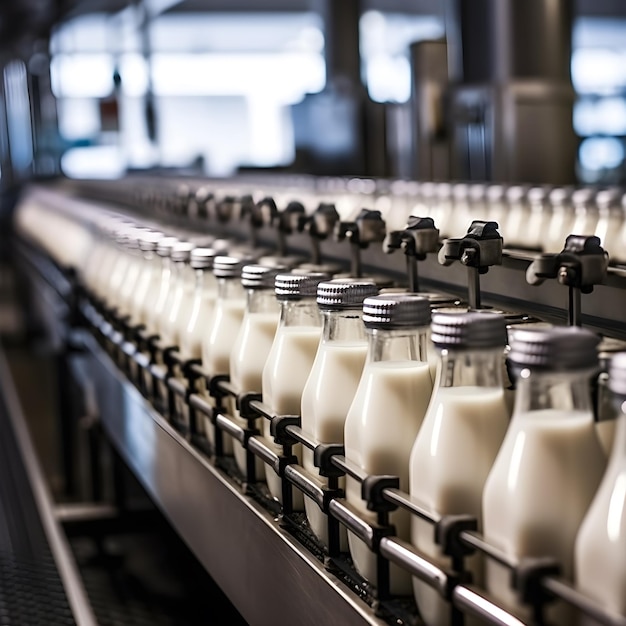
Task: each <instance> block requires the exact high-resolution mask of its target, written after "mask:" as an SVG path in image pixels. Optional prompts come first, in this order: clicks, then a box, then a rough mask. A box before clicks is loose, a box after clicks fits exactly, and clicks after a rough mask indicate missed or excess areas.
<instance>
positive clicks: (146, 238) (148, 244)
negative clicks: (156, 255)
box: [139, 230, 165, 252]
mask: <svg viewBox="0 0 626 626" xmlns="http://www.w3.org/2000/svg"><path fill="white" fill-rule="evenodd" d="M163 237H165V235H164V234H163V233H162V232H159V231H158V230H149V231H147V232H145V233H141V235H140V236H139V249H140V250H141V251H143V252H154V251H155V250H156V248H157V245H158V243H159V241H161V239H163Z"/></svg>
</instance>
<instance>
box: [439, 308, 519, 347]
mask: <svg viewBox="0 0 626 626" xmlns="http://www.w3.org/2000/svg"><path fill="white" fill-rule="evenodd" d="M431 338H432V342H433V343H434V344H435V346H437V347H438V348H452V349H457V350H472V349H479V350H480V349H488V348H498V347H502V348H504V346H506V343H507V332H506V320H505V317H504V315H501V314H500V313H493V312H487V311H486V312H482V313H477V312H475V311H468V312H463V313H442V312H440V311H438V312H437V313H434V314H433V319H432V323H431Z"/></svg>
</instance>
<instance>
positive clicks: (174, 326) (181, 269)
mask: <svg viewBox="0 0 626 626" xmlns="http://www.w3.org/2000/svg"><path fill="white" fill-rule="evenodd" d="M194 248H195V245H194V244H193V243H191V242H190V241H179V242H178V243H176V244H174V247H173V248H172V253H171V255H170V257H171V260H172V277H171V288H170V291H169V295H168V301H167V302H166V304H165V308H164V310H163V314H162V316H161V319H160V333H159V334H160V335H161V342H162V343H163V345H165V346H178V344H179V341H180V333H181V330H183V329H184V327H185V326H186V323H185V322H186V320H187V319H188V317H189V312H190V309H191V304H190V300H191V298H192V297H193V288H194V284H195V276H194V272H193V270H192V269H191V268H190V267H189V258H190V256H191V251H192V250H193V249H194Z"/></svg>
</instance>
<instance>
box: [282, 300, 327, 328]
mask: <svg viewBox="0 0 626 626" xmlns="http://www.w3.org/2000/svg"><path fill="white" fill-rule="evenodd" d="M279 325H280V326H281V327H290V326H321V325H322V316H321V313H320V310H319V308H318V306H317V302H316V301H315V298H302V299H301V300H281V301H280V322H279Z"/></svg>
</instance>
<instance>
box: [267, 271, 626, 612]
mask: <svg viewBox="0 0 626 626" xmlns="http://www.w3.org/2000/svg"><path fill="white" fill-rule="evenodd" d="M316 304H317V309H318V311H319V312H320V313H321V316H322V330H321V333H322V335H321V341H320V343H319V344H318V345H317V347H316V348H315V349H314V350H313V349H311V350H310V352H309V358H308V363H310V364H311V365H310V369H308V372H309V373H308V376H300V377H299V384H297V385H296V384H294V385H292V386H290V387H291V389H292V390H293V391H298V392H300V391H301V401H300V414H301V419H302V429H303V430H304V432H305V433H306V434H307V435H308V436H309V437H311V438H312V439H313V440H314V441H315V442H317V443H325V444H332V443H335V444H343V445H344V446H345V454H346V458H347V460H348V461H350V462H352V463H354V464H355V465H357V466H358V467H360V468H361V470H363V472H364V473H366V474H369V475H384V474H391V475H396V476H398V477H399V479H400V489H402V490H404V491H407V492H408V493H410V495H411V496H413V497H414V498H416V499H417V500H418V501H419V502H421V503H423V504H424V505H426V506H427V507H428V508H430V509H431V510H433V511H436V512H437V513H438V514H440V515H454V514H469V515H472V516H474V517H475V518H476V519H477V520H478V522H479V529H480V530H481V531H482V532H483V534H484V536H485V538H486V540H487V541H488V542H489V543H491V544H492V545H494V546H496V547H497V548H499V549H500V550H502V551H503V552H504V553H505V554H508V555H509V556H510V557H511V558H512V559H513V560H519V559H522V558H525V557H552V558H555V559H556V560H557V561H558V562H559V563H560V565H561V566H562V573H563V575H564V576H565V577H566V578H569V579H571V580H573V581H574V582H575V583H576V584H577V585H578V586H579V587H580V588H581V589H582V590H583V591H585V592H586V593H588V594H589V595H590V596H592V597H593V598H594V599H596V600H598V601H599V602H601V603H602V604H604V605H605V606H607V607H608V608H609V609H611V610H614V611H617V612H622V613H626V606H625V604H626V600H625V599H624V595H625V594H624V592H625V591H626V566H624V565H623V559H621V554H620V548H622V549H623V548H626V517H625V516H624V515H623V510H624V503H625V495H626V491H625V490H624V489H625V488H624V485H625V484H626V482H624V481H626V456H625V453H626V446H625V444H626V440H625V439H624V438H625V437H626V415H623V416H621V417H620V418H619V419H620V421H619V425H618V430H617V434H616V436H615V439H614V442H613V446H612V448H609V449H608V450H607V449H605V448H604V447H603V446H602V444H601V441H600V438H599V436H598V431H597V429H596V425H595V423H594V417H593V407H592V398H591V386H590V382H591V379H592V377H593V376H594V375H596V374H597V370H598V350H597V347H598V343H599V338H598V336H597V335H595V334H594V333H592V332H590V331H587V330H584V329H580V328H572V327H551V326H547V325H546V326H543V327H540V326H537V327H532V328H531V327H527V328H523V327H521V326H520V327H517V328H515V327H513V328H511V329H510V330H509V332H508V333H507V327H506V323H505V319H504V317H503V316H502V315H500V314H498V313H493V312H488V311H486V312H485V311H481V312H477V311H476V312H470V311H464V312H452V311H450V310H448V311H444V310H441V311H439V312H437V311H436V312H435V313H434V314H433V315H432V319H431V306H430V304H429V301H428V300H427V299H426V298H424V297H421V296H419V295H418V294H408V293H404V294H403V293H380V291H379V290H378V288H377V287H376V285H375V284H373V283H368V282H367V281H359V280H350V279H346V280H336V279H335V280H331V281H322V282H320V283H319V284H318V286H317V292H316ZM302 306H306V305H304V304H303V305H302ZM311 311H312V312H314V311H315V308H314V307H313V306H311ZM282 319H283V320H284V317H283V318H282ZM282 332H283V333H284V329H283V331H282ZM292 332H293V330H292ZM276 337H277V339H276V343H275V344H274V345H275V346H279V345H280V342H281V332H280V327H279V333H278V334H277V336H276ZM314 344H315V342H312V344H311V347H312V346H313V345H314ZM273 350H277V348H274V349H273ZM273 350H272V351H271V352H273ZM505 354H506V357H507V359H508V363H509V366H510V367H511V368H513V370H514V371H515V372H516V376H515V378H516V381H517V390H516V393H515V404H514V407H513V410H512V412H511V410H510V409H509V406H508V405H507V401H506V394H505V389H504V385H503V367H502V364H503V357H504V355H505ZM434 355H435V358H433V356H434ZM280 361H281V358H280V351H279V350H278V351H277V352H276V354H274V355H273V360H271V361H270V362H269V363H270V364H269V366H268V368H267V369H265V370H264V375H263V382H264V385H263V393H264V395H263V398H264V400H265V401H267V402H268V403H269V404H270V406H271V407H272V408H275V407H276V404H275V402H274V397H275V395H273V394H275V389H272V385H275V384H276V380H275V379H274V378H273V374H274V369H275V368H276V367H277V362H278V363H280ZM289 363H290V361H289V360H287V361H286V362H285V363H284V364H282V365H281V367H284V368H287V367H288V365H289ZM302 364H303V363H302ZM294 370H295V367H293V368H292V369H291V370H289V372H293V371H294ZM283 371H284V370H282V371H281V374H282V373H283ZM300 372H301V370H300ZM305 379H306V380H305ZM280 380H281V382H282V384H283V385H286V384H287V385H288V383H289V377H287V378H283V377H282V376H281V379H280ZM610 380H611V381H612V383H611V385H612V387H611V388H612V389H613V390H614V391H616V392H618V394H619V393H621V394H626V383H624V381H625V380H626V354H622V355H618V356H617V357H614V359H613V361H612V368H611V379H610ZM302 383H303V384H302ZM266 390H268V391H269V394H267V396H266ZM620 390H621V391H620ZM297 395H298V394H297V393H295V394H294V395H293V397H292V400H291V403H290V404H289V406H288V407H287V409H288V410H289V412H290V413H291V412H293V411H294V410H295V409H296V408H297V406H298V401H297ZM277 412H278V413H280V411H277ZM300 454H301V460H302V465H303V466H304V468H305V469H306V470H307V471H308V472H309V473H310V474H311V475H313V476H314V477H315V478H316V479H317V480H318V481H319V483H320V485H323V484H324V478H322V477H321V476H320V475H319V473H318V469H317V468H316V467H315V465H314V463H313V458H312V451H311V450H309V449H308V448H305V449H303V450H302V451H300ZM607 459H608V460H609V463H608V467H607ZM344 486H345V493H346V499H347V500H348V502H349V503H350V504H352V506H353V507H354V508H356V509H357V510H358V511H359V513H360V514H361V515H362V516H363V518H365V519H366V520H369V521H371V522H372V523H375V522H376V517H375V514H373V513H372V512H370V511H368V510H367V508H366V505H365V502H364V501H363V500H362V499H361V493H360V485H359V483H358V481H356V480H355V479H353V478H351V477H347V478H346V480H345V483H344ZM278 493H279V491H277V487H276V488H275V495H277V494H278ZM277 497H278V495H277ZM304 509H305V511H306V515H307V518H308V521H309V524H310V526H311V529H312V530H313V532H314V533H315V534H316V536H317V537H318V539H319V540H320V541H321V542H322V543H326V542H327V541H328V537H327V520H326V518H325V515H324V514H323V513H322V512H321V510H320V509H319V508H318V507H317V505H316V504H315V503H314V502H312V501H311V500H309V499H304ZM390 521H391V523H392V524H393V525H394V527H395V530H396V535H397V536H398V537H399V538H401V539H403V540H406V541H410V542H412V543H413V544H414V546H415V547H416V548H417V550H418V551H419V552H421V553H423V554H425V555H426V556H427V558H428V559H429V560H430V561H432V562H435V563H437V564H438V565H441V566H442V567H444V568H447V567H450V565H451V563H450V561H449V559H448V558H447V557H445V556H444V555H443V554H442V553H441V551H440V548H439V547H438V545H437V544H436V543H435V541H434V528H433V527H432V525H429V524H428V523H426V522H425V521H423V520H421V519H420V518H419V517H417V516H411V515H410V514H409V513H408V512H406V511H404V510H400V509H399V510H396V511H395V512H392V513H391V515H390ZM342 528H343V527H342ZM342 532H343V538H342V541H343V546H344V548H347V549H348V550H349V552H350V555H351V557H352V560H353V562H354V565H355V568H356V569H357V571H358V572H359V573H360V574H361V575H362V576H363V577H365V578H366V579H368V580H369V581H370V582H372V583H374V584H376V560H375V557H374V555H373V554H372V553H371V552H370V551H369V549H368V548H367V547H366V546H365V545H364V544H363V543H362V542H361V541H360V540H359V539H358V538H356V537H355V536H353V535H352V534H351V533H350V532H349V531H346V530H345V529H343V531H342ZM469 569H470V571H471V572H472V575H473V581H474V583H475V584H477V585H479V586H481V587H484V588H485V589H486V590H487V592H488V593H489V594H491V595H492V596H493V597H494V598H495V599H496V600H497V601H499V602H500V603H501V605H502V606H504V607H505V608H507V609H508V610H509V611H511V612H512V613H513V614H515V615H518V616H519V617H520V618H522V619H528V618H530V614H529V612H528V610H527V609H526V608H525V607H523V606H521V605H520V604H519V602H518V600H517V597H516V595H515V593H514V592H513V591H512V588H511V585H510V573H509V572H508V571H506V570H504V568H503V567H502V566H501V565H499V564H498V563H496V562H493V561H484V560H483V559H481V557H480V556H473V557H471V558H470V559H469ZM391 591H392V593H396V594H407V593H411V592H413V594H414V596H415V599H416V603H417V606H418V608H419V611H420V614H421V616H422V617H423V619H424V620H425V622H426V623H427V624H447V623H449V618H450V607H449V604H447V603H446V602H444V601H443V600H442V599H441V597H440V596H439V594H438V593H437V592H436V591H435V590H433V589H432V588H431V587H429V586H428V585H426V584H425V583H423V582H421V581H419V580H417V579H414V580H411V577H410V575H409V574H408V573H407V572H406V571H405V570H402V569H401V568H399V567H397V566H395V565H393V564H392V566H391ZM549 618H550V620H552V621H554V623H558V624H570V623H572V619H573V614H572V610H571V609H570V608H569V607H567V606H564V605H563V604H559V603H555V605H553V606H551V607H550V609H549Z"/></svg>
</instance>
